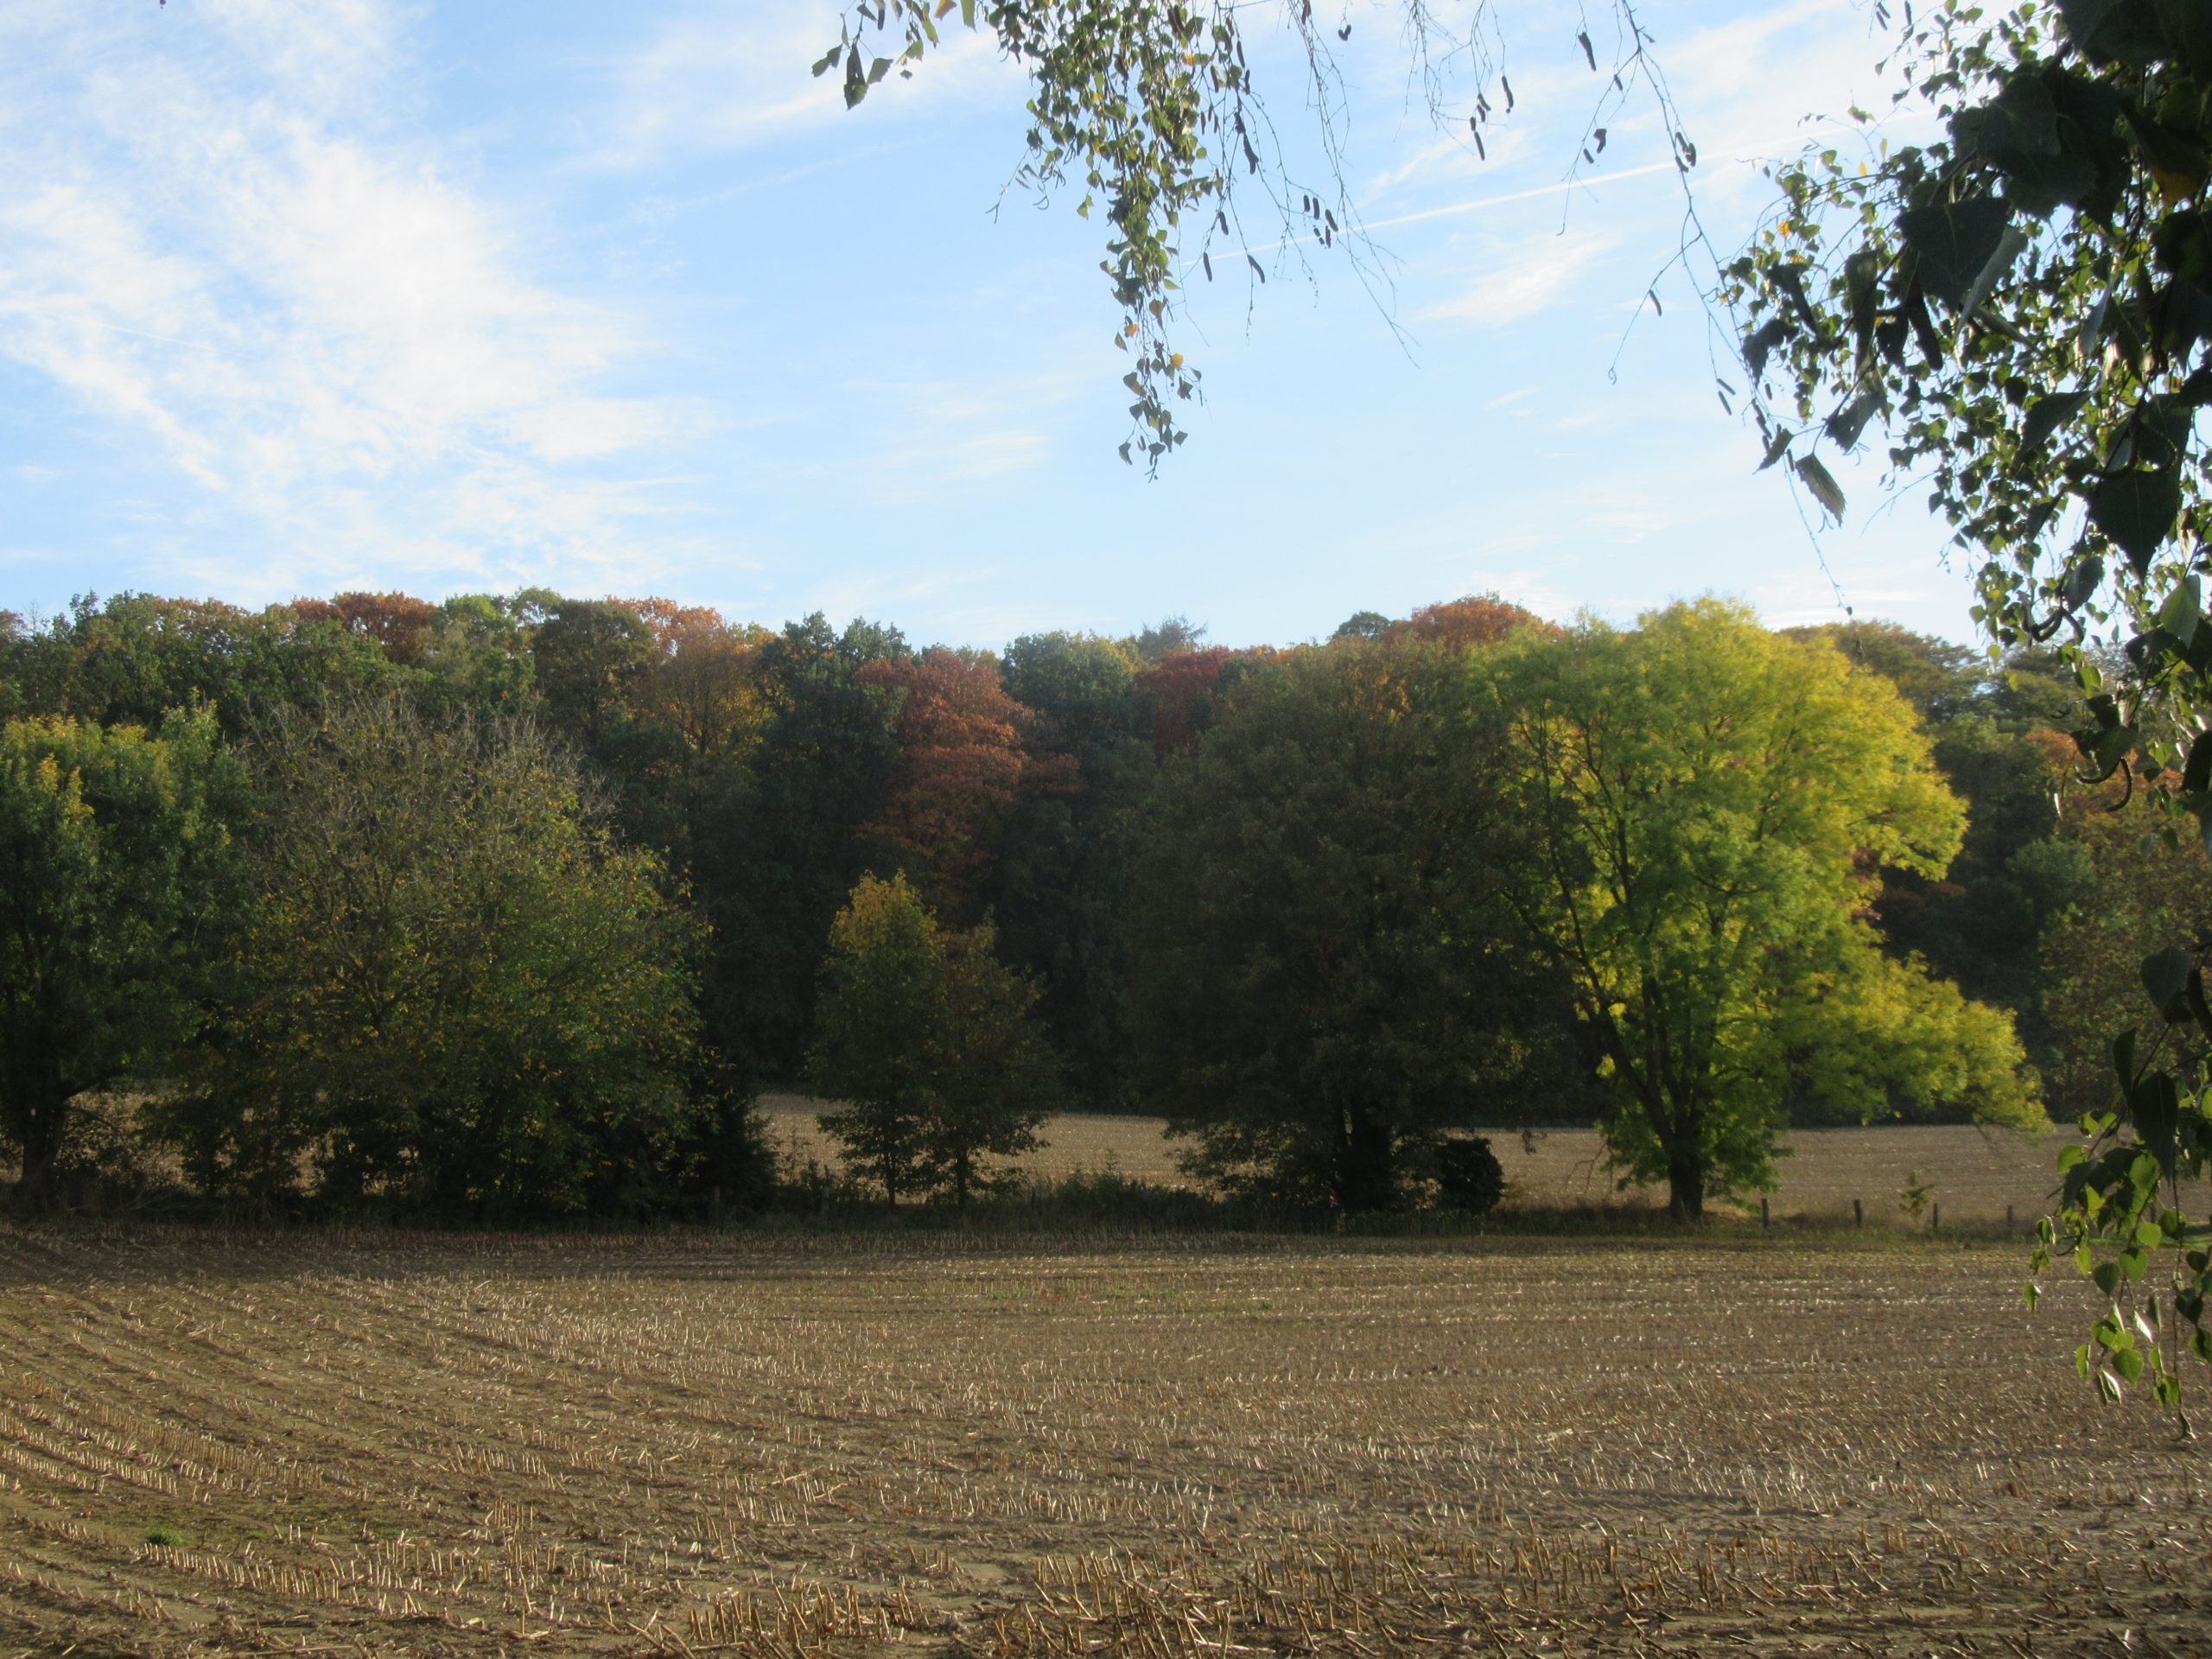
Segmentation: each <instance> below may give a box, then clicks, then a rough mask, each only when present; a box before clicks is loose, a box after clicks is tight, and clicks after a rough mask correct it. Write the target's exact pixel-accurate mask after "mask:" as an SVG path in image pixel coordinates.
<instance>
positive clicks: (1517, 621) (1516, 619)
mask: <svg viewBox="0 0 2212 1659" xmlns="http://www.w3.org/2000/svg"><path fill="white" fill-rule="evenodd" d="M1522 628H1535V629H1536V630H1537V631H1538V632H1541V633H1542V634H1544V635H1545V636H1546V637H1547V638H1551V639H1556V638H1558V637H1559V632H1560V631H1559V629H1558V628H1557V627H1555V626H1553V625H1552V624H1551V623H1549V622H1547V621H1545V620H1544V619H1543V618H1541V616H1538V615H1537V614H1536V613H1535V612H1534V611H1524V610H1522V608H1521V607H1519V606H1518V605H1508V604H1507V603H1506V602H1505V601H1503V600H1501V599H1498V598H1497V597H1495V596H1493V595H1491V594H1470V595H1469V596H1468V597H1467V598H1465V599H1453V600H1447V601H1445V602H1444V603H1442V604H1440V605H1424V606H1422V607H1421V608H1420V609H1419V610H1417V611H1415V612H1414V613H1413V614H1412V615H1411V616H1409V617H1408V618H1407V619H1406V620H1404V621H1402V622H1393V623H1392V624H1391V625H1390V626H1389V627H1388V628H1387V629H1385V630H1384V631H1383V639H1387V640H1390V641H1392V642H1394V643H1395V642H1396V641H1400V640H1408V639H1420V640H1428V641H1433V642H1434V643H1436V644H1439V645H1446V646H1448V647H1449V648H1450V649H1452V650H1453V651H1471V650H1473V649H1474V648H1475V647H1477V646H1478V645H1496V644H1497V642H1498V641H1499V640H1501V639H1505V638H1506V637H1507V636H1508V635H1510V634H1512V633H1515V632H1518V631H1519V630H1521V629H1522Z"/></svg>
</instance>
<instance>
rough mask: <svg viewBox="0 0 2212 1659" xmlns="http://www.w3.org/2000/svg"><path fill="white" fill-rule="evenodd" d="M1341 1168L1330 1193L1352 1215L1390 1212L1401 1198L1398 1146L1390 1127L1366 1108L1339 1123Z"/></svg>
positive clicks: (1349, 1110) (1346, 1114)
mask: <svg viewBox="0 0 2212 1659" xmlns="http://www.w3.org/2000/svg"><path fill="white" fill-rule="evenodd" d="M1336 1154H1337V1159H1336V1161H1337V1166H1336V1169H1335V1171H1334V1172H1333V1177H1332V1180H1331V1181H1330V1184H1329V1185H1330V1189H1331V1192H1332V1194H1333V1196H1334V1197H1335V1198H1336V1200H1337V1207H1338V1209H1340V1210H1343V1211H1346V1212H1347V1213H1349V1214H1352V1215H1361V1214H1366V1213H1369V1212H1371V1211H1377V1210H1388V1209H1389V1208H1391V1207H1392V1206H1393V1205H1394V1204H1395V1202H1396V1200H1397V1197H1398V1171H1397V1145H1396V1141H1395V1137H1393V1136H1392V1135H1391V1133H1390V1130H1389V1126H1388V1125H1386V1124H1384V1123H1383V1122H1381V1121H1380V1120H1379V1119H1378V1118H1377V1117H1376V1115H1375V1114H1374V1113H1373V1112H1370V1111H1368V1110H1366V1109H1363V1108H1362V1107H1360V1106H1357V1105H1354V1106H1351V1107H1349V1108H1347V1109H1345V1110H1344V1112H1343V1113H1341V1114H1340V1115H1339V1116H1338V1119H1337V1147H1336Z"/></svg>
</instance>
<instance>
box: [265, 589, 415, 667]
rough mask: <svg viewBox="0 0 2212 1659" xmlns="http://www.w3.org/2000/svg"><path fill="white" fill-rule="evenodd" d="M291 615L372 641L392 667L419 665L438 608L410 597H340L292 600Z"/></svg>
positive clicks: (386, 595)
mask: <svg viewBox="0 0 2212 1659" xmlns="http://www.w3.org/2000/svg"><path fill="white" fill-rule="evenodd" d="M289 608H290V610H291V613H292V614H293V615H294V616H296V617H297V618H298V619H299V620H301V621H302V622H336V623H340V624H341V625H342V626H344V627H345V629H346V632H348V633H358V634H359V635H360V636H361V637H362V638H364V639H373V640H375V641H376V642H377V644H378V645H380V646H382V647H383V649H384V654H385V657H387V658H390V659H391V661H393V662H395V663H412V662H416V661H419V660H420V659H421V658H422V655H423V650H424V648H425V647H427V646H428V645H429V643H430V634H431V632H432V630H434V629H435V627H436V626H437V624H438V607H436V606H435V605H433V604H431V603H430V601H428V600H426V599H417V598H416V597H415V596H414V595H413V594H361V593H353V594H339V595H338V596H337V597H336V598H335V599H296V600H294V601H292V603H291V606H290V607H289Z"/></svg>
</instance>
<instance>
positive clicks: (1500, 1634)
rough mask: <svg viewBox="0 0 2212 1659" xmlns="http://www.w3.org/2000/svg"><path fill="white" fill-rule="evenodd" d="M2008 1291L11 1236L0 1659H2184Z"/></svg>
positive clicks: (1828, 1270)
mask: <svg viewBox="0 0 2212 1659" xmlns="http://www.w3.org/2000/svg"><path fill="white" fill-rule="evenodd" d="M2020 1266H2021V1264H2020V1259H2019V1251H2018V1248H2017V1247H2016V1246H2004V1245H1990V1244H1982V1245H1970V1246H1964V1247H1961V1246H1959V1245H1955V1244H1954V1245H1948V1246H1947V1245H1941V1244H1937V1243H1930V1242H1928V1241H1905V1240H1899V1239H1896V1238H1894V1237H1892V1238H1889V1239H1886V1240H1883V1241H1878V1242H1877V1241H1870V1242H1868V1243H1864V1244H1861V1243H1857V1242H1856V1241H1852V1240H1845V1241H1840V1242H1836V1241H1831V1242H1828V1243H1821V1242H1819V1241H1817V1240H1809V1241H1808V1240H1802V1239H1794V1238H1793V1239H1790V1240H1789V1241H1787V1242H1785V1241H1784V1240H1783V1239H1782V1238H1780V1237H1767V1236H1761V1235H1758V1234H1754V1235H1752V1236H1750V1237H1749V1238H1748V1239H1746V1238H1744V1237H1743V1236H1738V1237H1737V1239H1736V1240H1735V1242H1733V1243H1713V1242H1711V1241H1705V1242H1680V1241H1675V1242H1652V1243H1642V1244H1638V1245H1624V1244H1619V1243H1604V1244H1575V1245H1563V1244H1557V1243H1544V1242H1542V1241H1530V1240H1503V1239H1497V1238H1490V1239H1475V1240H1465V1241H1454V1242H1452V1243H1447V1244H1444V1245H1439V1244H1435V1243H1427V1242H1424V1243H1421V1244H1420V1245H1418V1246H1415V1245H1411V1244H1393V1243H1363V1244H1362V1243H1345V1242H1342V1241H1335V1240H1327V1239H1305V1240H1300V1241H1278V1242H1275V1243H1269V1244H1265V1245H1259V1244H1252V1243H1247V1244H1245V1245H1243V1246H1241V1247H1225V1246H1224V1244H1223V1243H1221V1242H1220V1241H1219V1240H1213V1241H1205V1240H1196V1239H1181V1240H1177V1239H1163V1240H1159V1241H1155V1242H1154V1243H1149V1244H1147V1246H1146V1247H1145V1248H1143V1249H1129V1250H1124V1251H1109V1250H1102V1249H1099V1248H1098V1247H1097V1246H1096V1244H1089V1245H1084V1244H1078V1243H1073V1242H1070V1243H1064V1244H1060V1245H1058V1246H1056V1245H1054V1244H1053V1243H1051V1242H1049V1241H1046V1242H1043V1243H1027V1244H1024V1245H1022V1246H1020V1248H992V1247H988V1246H983V1245H980V1244H977V1243H975V1242H974V1241H969V1242H968V1243H966V1244H964V1245H963V1244H962V1243H960V1242H959V1241H957V1240H946V1239H943V1238H938V1239H935V1240H927V1239H925V1240H917V1239H914V1238H912V1237H898V1236H883V1235H853V1236H842V1237H829V1238H818V1237H817V1238H805V1239H801V1238H796V1237H792V1236H774V1235H761V1234H737V1235H702V1234H694V1235H690V1236H661V1237H630V1238H613V1237H607V1236H568V1237H548V1236H539V1237H534V1238H517V1237H505V1236H421V1235H417V1236H394V1235H388V1234H387V1235H351V1236H348V1235H345V1234H341V1233H338V1232H335V1231H325V1232H315V1231H304V1232H296V1233H290V1234H279V1235H271V1236H249V1235H230V1236H220V1235H214V1234H194V1233H190V1232H185V1231H177V1232H174V1233H160V1232H153V1231H142V1232H139V1233H137V1234H130V1233H124V1232H120V1231H118V1232H113V1233H95V1232H89V1231H84V1230H75V1231H56V1232H37V1233H27V1232H22V1231H15V1230H7V1229H5V1228H0V1378H4V1383H0V1654H4V1655H6V1656H8V1659H22V1656H39V1659H62V1656H64V1655H70V1656H75V1659H94V1656H122V1655H143V1656H149V1659H217V1656H223V1659H228V1656H238V1659H244V1656H247V1655H280V1654H308V1655H317V1656H330V1655H337V1656H352V1659H384V1656H403V1655H404V1656H427V1659H520V1656H524V1655H571V1654H573V1655H591V1654H604V1655H617V1654H620V1655H637V1656H646V1655H657V1656H663V1659H704V1656H706V1655H709V1654H735V1655H738V1656H741V1659H828V1656H839V1659H860V1656H863V1655H891V1654H907V1655H913V1656H936V1655H944V1656H947V1659H954V1656H958V1659H987V1656H988V1659H1089V1656H1099V1659H1232V1656H1253V1659H1268V1656H1276V1655H1281V1656H1299V1655H1317V1656H1319V1655H1325V1656H1331V1659H1338V1656H1341V1659H1383V1656H1401V1659H1411V1656H1414V1655H1427V1654H1437V1655H1450V1656H1459V1655H1466V1656H1484V1659H1488V1656H1492V1655H1510V1656H1516V1659H1518V1656H1523V1655H1526V1656H1539V1655H1541V1656H1556V1659H1565V1656H1570V1655H1574V1656H1620V1659H1628V1656H1659V1655H1715V1656H1719V1655H1723V1654H1725V1655H1730V1656H1738V1655H1748V1656H1770V1655H1771V1656H1777V1659H1778V1656H1780V1655H1783V1654H1784V1653H1789V1654H1815V1655H1826V1656H1833V1659H1846V1656H1870V1655H1888V1656H1898V1659H1903V1656H1908V1655H1909V1656H1913V1659H1926V1656H1931V1655H1945V1656H1988V1659H1995V1656H2000V1655H2001V1656H2009V1659H2019V1656H2032V1659H2089V1656H2092V1655H2095V1656H2105V1655H2112V1656H2125V1655H2128V1654H2139V1655H2145V1656H2152V1659H2159V1656H2177V1655H2198V1654H2202V1653H2204V1652H2205V1651H2206V1650H2207V1640H2206V1638H2207V1632H2208V1631H2212V1587H2208V1579H2207V1574H2206V1569H2205V1563H2206V1560H2207V1554H2208V1548H2212V1526H2208V1519H2209V1518H2212V1482H2208V1472H2209V1471H2208V1467H2207V1459H2206V1455H2205V1453H2204V1452H2203V1451H2202V1449H2200V1448H2201V1443H2199V1445H2196V1446H2176V1445H2175V1444H2174V1441H2173V1437H2172V1432H2171V1426H2170V1425H2169V1424H2168V1423H2167V1422H2166V1421H2164V1420H2163V1419H2161V1418H2160V1417H2159V1416H2158V1414H2156V1413H2155V1412H2154V1411H2152V1409H2150V1408H2145V1407H2142V1406H2139V1405H2137V1404H2129V1405H2127V1406H2125V1407H2121V1408H2104V1407H2101V1406H2099V1405H2097V1404H2095V1403H2094V1402H2093V1400H2092V1399H2091V1397H2090V1395H2089V1392H2088V1390H2087V1389H2084V1388H2083V1387H2082V1386H2081V1385H2080V1384H2079V1383H2077V1382H2076V1380H2075V1377H2074V1375H2073V1370H2072V1366H2071V1363H2070V1361H2069V1354H2068V1349H2069V1345H2070V1344H2071V1343H2072V1342H2073V1341H2074V1340H2075V1333H2076V1331H2077V1328H2078V1325H2079V1324H2080V1321H2081V1318H2082V1313H2083V1310H2084V1307H2085V1306H2086V1299H2085V1298H2084V1297H2083V1296H2082V1294H2081V1293H2080V1291H2079V1289H2078V1288H2076V1287H2066V1288H2064V1289H2063V1291H2061V1292H2060V1293H2059V1294H2056V1296H2054V1298H2053V1303H2055V1304H2056V1306H2053V1305H2052V1304H2046V1308H2045V1311H2044V1313H2040V1314H2036V1315H2031V1314H2029V1313H2026V1312H2025V1311H2024V1309H2023V1308H2022V1306H2021V1304H2020V1300H2019V1298H2018V1294H2017V1282H2018V1277H2019V1273H2020ZM2145 1480H2147V1481H2148V1483H2149V1485H2150V1489H2151V1491H2152V1493H2153V1501H2152V1503H2148V1504H2146V1503H2140V1502H2137V1501H2135V1500H2134V1499H2133V1497H2132V1495H2131V1493H2130V1491H2129V1490H2128V1489H2129V1488H2130V1487H2132V1485H2133V1483H2136V1482H2138V1481H2145ZM2046 1586H2056V1588H2058V1589H2059V1590H2060V1591H2062V1592H2063V1593H2064V1595H2065V1597H2066V1598H2067V1599H2066V1600H2064V1601H2063V1602H2062V1601H2057V1600H2053V1599H2051V1598H2050V1597H2049V1596H2048V1595H2047V1594H2046ZM2091 1591H2094V1596H2093V1597H2092V1596H2088V1595H2087V1592H2091Z"/></svg>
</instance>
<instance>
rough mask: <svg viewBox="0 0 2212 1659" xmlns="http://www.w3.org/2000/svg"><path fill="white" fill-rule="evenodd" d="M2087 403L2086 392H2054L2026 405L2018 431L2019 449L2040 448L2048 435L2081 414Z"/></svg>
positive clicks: (2087, 396)
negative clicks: (2025, 418)
mask: <svg viewBox="0 0 2212 1659" xmlns="http://www.w3.org/2000/svg"><path fill="white" fill-rule="evenodd" d="M2088 401H2089V394H2088V392H2086V391H2054V392H2052V393H2051V394H2050V396H2049V397H2038V398H2037V399H2036V400H2035V402H2034V403H2032V404H2029V405H2028V418H2027V421H2026V423H2025V424H2024V425H2023V426H2022V427H2021V429H2020V448H2023V449H2026V450H2035V449H2039V448H2042V447H2043V446H2044V442H2046V441H2047V440H2048V439H2049V438H2050V435H2051V434H2052V433H2054V432H2056V430H2058V429H2059V428H2060V427H2062V426H2063V425H2065V424H2066V423H2067V422H2069V421H2070V420H2072V419H2073V418H2074V417H2075V416H2076V415H2079V414H2080V413H2081V412H2082V405H2084V404H2087V403H2088Z"/></svg>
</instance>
